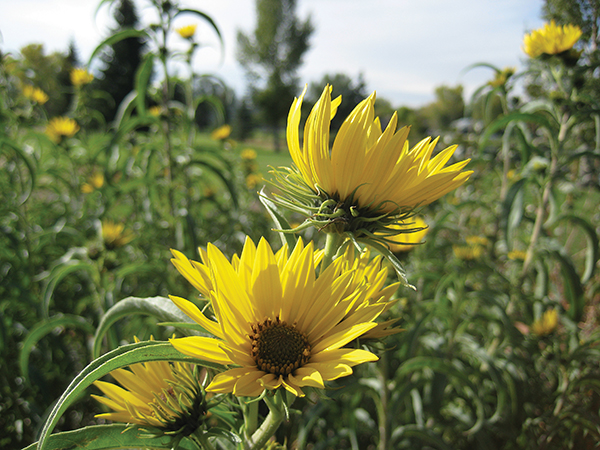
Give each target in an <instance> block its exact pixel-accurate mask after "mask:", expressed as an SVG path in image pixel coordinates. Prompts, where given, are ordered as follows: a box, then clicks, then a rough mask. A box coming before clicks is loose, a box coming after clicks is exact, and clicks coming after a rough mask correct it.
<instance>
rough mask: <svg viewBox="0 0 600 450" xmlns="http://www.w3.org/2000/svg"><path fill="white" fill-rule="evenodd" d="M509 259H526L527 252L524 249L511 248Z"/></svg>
mask: <svg viewBox="0 0 600 450" xmlns="http://www.w3.org/2000/svg"><path fill="white" fill-rule="evenodd" d="M507 256H508V259H511V260H513V261H515V260H521V261H523V260H525V258H526V257H527V252H524V251H523V250H511V251H510V252H508V255H507Z"/></svg>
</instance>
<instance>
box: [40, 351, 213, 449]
mask: <svg viewBox="0 0 600 450" xmlns="http://www.w3.org/2000/svg"><path fill="white" fill-rule="evenodd" d="M149 361H182V362H189V363H192V364H199V365H202V366H204V367H211V368H214V369H218V370H220V369H222V367H221V366H219V365H218V364H213V363H209V362H206V361H202V360H199V359H197V358H192V357H190V356H186V355H183V354H182V353H179V352H178V351H177V350H175V348H174V347H173V346H172V345H171V344H170V343H168V342H159V341H143V342H137V343H134V344H128V345H123V346H121V347H118V348H116V349H114V350H112V351H111V352H109V353H106V354H105V355H102V356H101V357H99V358H97V359H95V360H94V361H92V362H91V363H90V364H88V365H87V366H86V367H85V368H84V369H83V370H82V371H81V372H80V373H79V374H78V375H77V376H76V377H75V378H74V379H73V381H72V382H71V384H70V385H69V386H68V387H67V389H66V390H65V392H64V393H63V394H62V396H61V397H60V398H59V399H58V401H57V402H56V404H55V405H54V408H53V409H52V411H51V412H50V414H49V415H48V418H47V420H46V422H45V424H44V427H43V429H42V431H41V433H40V440H39V443H38V448H39V449H40V450H42V449H45V448H46V442H47V441H48V437H49V436H50V433H51V432H52V430H53V429H54V427H55V426H56V424H57V423H58V420H59V419H60V418H61V416H62V415H63V414H64V412H65V411H66V410H67V408H68V407H69V406H70V405H71V404H72V403H73V402H74V401H75V400H76V399H77V398H79V397H80V396H81V395H82V394H83V393H84V391H85V389H87V388H88V387H89V386H90V385H91V384H92V383H93V382H94V381H96V380H98V379H100V378H102V377H103V376H105V375H107V374H108V373H110V372H111V371H113V370H115V369H120V368H122V367H127V366H130V365H132V364H138V363H142V362H149Z"/></svg>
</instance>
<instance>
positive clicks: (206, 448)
mask: <svg viewBox="0 0 600 450" xmlns="http://www.w3.org/2000/svg"><path fill="white" fill-rule="evenodd" d="M190 437H191V438H192V441H194V443H195V444H196V445H197V446H198V448H199V449H201V450H216V449H215V447H214V445H212V444H211V443H210V442H209V440H208V437H207V436H206V435H205V434H204V431H202V430H200V429H198V430H196V432H195V433H194V434H192V435H191V436H190Z"/></svg>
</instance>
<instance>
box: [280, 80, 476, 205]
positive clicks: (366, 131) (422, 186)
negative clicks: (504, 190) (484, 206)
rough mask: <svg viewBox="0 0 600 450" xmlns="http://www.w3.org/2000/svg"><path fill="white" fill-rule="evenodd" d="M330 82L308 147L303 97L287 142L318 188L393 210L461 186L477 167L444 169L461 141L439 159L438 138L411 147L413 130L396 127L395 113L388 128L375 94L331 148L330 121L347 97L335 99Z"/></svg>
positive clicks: (309, 124) (309, 128)
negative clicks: (301, 130)
mask: <svg viewBox="0 0 600 450" xmlns="http://www.w3.org/2000/svg"><path fill="white" fill-rule="evenodd" d="M331 91H332V87H331V86H326V87H325V89H324V90H323V94H322V95H321V98H320V99H319V100H318V101H317V103H316V104H315V105H314V107H313V109H312V111H311V113H310V116H309V117H308V119H307V121H306V124H305V126H304V140H303V146H302V147H301V146H300V140H299V134H298V127H299V124H300V114H301V107H302V100H303V98H304V94H305V92H306V90H305V91H304V92H303V93H302V95H301V96H300V98H297V99H295V100H294V103H293V104H292V107H291V109H290V114H289V117H288V126H287V142H288V146H289V149H290V154H291V156H292V159H293V161H294V164H295V165H296V167H297V168H298V169H299V170H300V172H301V174H302V177H303V178H304V180H305V181H306V183H307V184H308V185H309V186H311V187H312V188H313V189H314V190H315V191H317V190H322V191H324V192H326V193H327V194H328V196H329V197H330V198H333V199H338V200H339V201H341V202H343V201H345V200H346V199H349V198H350V197H352V198H353V199H354V202H355V204H357V205H358V206H359V207H362V208H375V209H378V210H380V211H382V212H391V211H394V210H396V209H398V208H400V209H414V208H416V207H417V206H425V205H427V204H429V203H431V202H433V201H435V200H437V199H438V198H440V197H441V196H442V195H444V194H446V193H448V192H450V191H452V190H453V189H456V188H457V187H458V186H460V185H461V184H463V183H464V182H465V181H467V180H468V178H469V176H470V175H471V173H472V171H467V172H462V169H463V168H464V167H465V166H466V165H467V163H468V162H469V160H464V161H461V162H459V163H456V164H453V165H451V166H448V167H444V166H445V165H446V163H447V162H448V160H449V159H450V157H451V156H452V154H453V153H454V151H455V150H456V145H453V146H451V147H448V148H447V149H445V150H443V151H442V152H440V153H439V154H438V155H436V156H435V157H434V158H433V159H431V155H432V152H433V149H434V147H435V145H436V144H437V141H438V139H435V140H433V141H432V140H431V139H430V138H427V139H424V140H422V141H421V142H419V143H418V144H416V145H415V146H414V147H413V148H412V149H409V146H408V142H407V140H406V139H407V137H408V132H409V128H408V127H403V128H401V129H400V130H399V131H396V125H397V122H398V118H397V115H396V114H394V115H393V116H392V118H391V120H390V123H389V124H388V126H387V128H386V129H385V131H383V132H382V131H381V124H380V122H379V119H378V118H377V119H376V118H375V117H374V111H375V110H374V105H375V93H373V94H372V95H370V96H369V97H368V98H366V99H365V100H363V101H362V102H360V103H359V104H358V106H356V108H355V109H354V111H352V113H351V114H350V115H349V116H348V117H347V118H346V120H345V121H344V123H343V124H342V126H341V128H340V130H339V132H338V134H337V136H336V138H335V141H334V143H333V147H332V148H331V150H330V149H329V125H330V122H331V119H332V117H333V116H334V115H335V112H336V110H337V107H338V105H339V104H340V103H341V99H340V98H339V97H338V98H337V99H336V100H334V101H332V100H331Z"/></svg>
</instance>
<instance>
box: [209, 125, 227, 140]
mask: <svg viewBox="0 0 600 450" xmlns="http://www.w3.org/2000/svg"><path fill="white" fill-rule="evenodd" d="M230 134H231V125H221V126H220V127H219V128H216V129H214V130H213V131H212V133H210V138H211V139H212V140H214V141H224V140H225V139H227V138H228V137H229V135H230Z"/></svg>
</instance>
